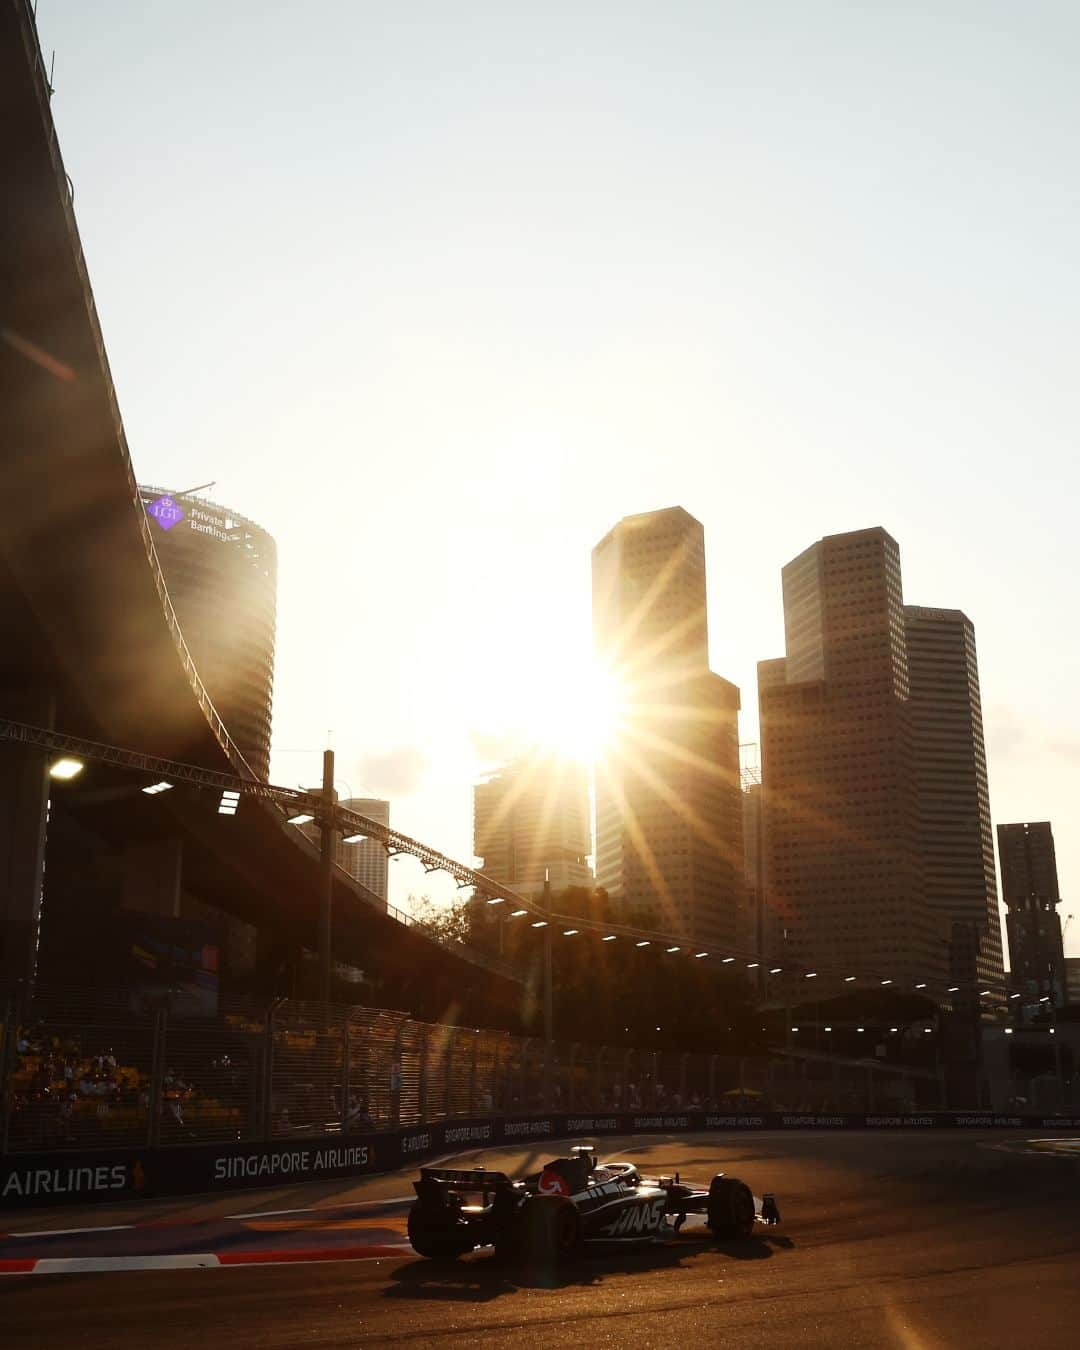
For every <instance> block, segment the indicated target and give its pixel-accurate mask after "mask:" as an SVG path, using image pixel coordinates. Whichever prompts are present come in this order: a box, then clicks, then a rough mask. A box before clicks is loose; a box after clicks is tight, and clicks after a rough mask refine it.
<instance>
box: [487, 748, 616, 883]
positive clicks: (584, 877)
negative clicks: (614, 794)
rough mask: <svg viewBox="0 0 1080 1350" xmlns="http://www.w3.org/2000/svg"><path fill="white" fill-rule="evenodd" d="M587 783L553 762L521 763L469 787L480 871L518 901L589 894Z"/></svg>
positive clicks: (581, 773)
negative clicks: (547, 893) (546, 893)
mask: <svg viewBox="0 0 1080 1350" xmlns="http://www.w3.org/2000/svg"><path fill="white" fill-rule="evenodd" d="M591 845H592V830H591V828H590V821H589V783H588V776H587V774H586V772H585V770H584V769H583V768H582V767H581V766H580V765H577V764H573V763H571V762H569V761H567V760H565V759H563V758H561V757H559V756H553V755H552V756H546V755H536V756H532V757H527V758H524V759H522V760H519V761H518V762H517V763H515V764H512V765H510V766H508V767H507V768H505V769H503V770H501V771H500V772H499V773H497V774H493V775H492V776H491V777H490V778H488V779H486V780H485V781H484V782H482V783H477V785H476V787H475V788H474V789H473V851H474V852H475V854H476V856H477V857H478V858H480V859H481V863H480V870H481V871H482V872H483V873H484V874H485V875H486V876H489V877H491V878H492V880H493V881H499V882H501V883H502V884H503V885H504V886H509V887H511V888H512V889H513V890H516V891H519V892H520V893H521V894H523V895H539V894H540V893H541V892H542V891H543V889H544V879H545V877H547V879H548V880H549V882H550V884H551V890H552V893H553V894H556V895H557V894H558V893H559V892H560V891H565V890H566V889H567V887H570V886H574V887H584V888H586V889H589V890H591V889H592V885H593V874H592V868H591V867H589V865H588V862H587V858H588V855H589V853H590V852H591V851H592V850H591Z"/></svg>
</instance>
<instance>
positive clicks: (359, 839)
mask: <svg viewBox="0 0 1080 1350" xmlns="http://www.w3.org/2000/svg"><path fill="white" fill-rule="evenodd" d="M366 838H367V835H366V834H347V835H345V837H344V838H343V839H342V841H341V842H342V843H343V844H362V843H363V842H364V840H365V839H366ZM488 903H489V904H490V903H491V902H490V901H488Z"/></svg>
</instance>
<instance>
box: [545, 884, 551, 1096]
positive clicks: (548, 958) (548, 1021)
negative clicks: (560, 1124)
mask: <svg viewBox="0 0 1080 1350" xmlns="http://www.w3.org/2000/svg"><path fill="white" fill-rule="evenodd" d="M544 917H545V919H546V920H547V927H546V928H545V929H544V1107H545V1110H548V1111H550V1110H551V1056H552V1049H553V1046H552V1039H553V1029H552V1022H553V1008H552V990H551V881H550V880H549V878H548V874H547V872H546V871H545V872H544Z"/></svg>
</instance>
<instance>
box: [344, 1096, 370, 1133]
mask: <svg viewBox="0 0 1080 1350" xmlns="http://www.w3.org/2000/svg"><path fill="white" fill-rule="evenodd" d="M346 1129H348V1130H355V1131H358V1132H365V1131H372V1130H374V1129H375V1122H374V1121H373V1120H372V1118H371V1115H370V1113H369V1111H368V1104H367V1099H366V1098H364V1097H362V1096H361V1095H360V1094H359V1093H357V1092H353V1093H350V1094H349V1115H348V1119H347V1121H346Z"/></svg>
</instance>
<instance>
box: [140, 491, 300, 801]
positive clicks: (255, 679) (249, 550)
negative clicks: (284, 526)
mask: <svg viewBox="0 0 1080 1350" xmlns="http://www.w3.org/2000/svg"><path fill="white" fill-rule="evenodd" d="M139 494H140V496H141V497H142V501H143V505H144V506H145V507H146V511H147V514H148V515H149V516H150V518H151V522H152V524H153V525H154V529H153V537H154V546H155V548H156V549H157V554H158V559H159V560H160V562H161V568H162V571H163V573H164V575H165V584H166V585H167V586H168V588H169V595H170V597H171V599H172V603H173V608H174V609H175V610H176V617H177V619H178V620H179V622H180V627H181V629H182V631H183V634H184V639H185V641H186V642H187V645H188V649H189V651H190V652H191V655H192V657H193V658H194V661H195V664H196V666H197V667H198V670H199V674H200V676H201V677H202V681H203V684H204V685H205V686H206V689H207V692H208V693H209V695H210V697H211V698H212V699H213V701H214V706H215V707H216V708H217V710H218V712H219V714H220V715H221V718H222V720H223V721H224V723H225V726H226V728H227V730H228V732H229V735H230V736H231V737H232V738H233V740H234V741H235V742H236V744H237V746H238V747H239V749H240V752H241V754H242V755H243V756H244V758H245V759H246V760H247V762H248V763H249V764H250V765H251V767H252V769H254V771H255V772H256V773H257V774H258V775H259V777H260V778H266V777H267V776H268V774H269V771H270V718H271V705H272V701H273V687H274V633H275V627H276V622H277V546H276V545H275V543H274V540H273V538H272V537H271V536H270V535H269V534H267V532H266V531H265V530H264V529H261V528H260V527H259V526H258V525H256V524H255V523H254V522H253V521H251V520H248V519H247V518H246V517H245V516H241V515H239V514H238V513H237V512H235V511H232V510H230V509H229V508H228V507H225V506H219V505H217V504H216V503H214V502H209V501H206V500H205V499H204V498H202V497H196V496H191V495H185V494H176V493H169V492H167V491H166V490H165V489H163V488H157V487H140V488H139Z"/></svg>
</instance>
